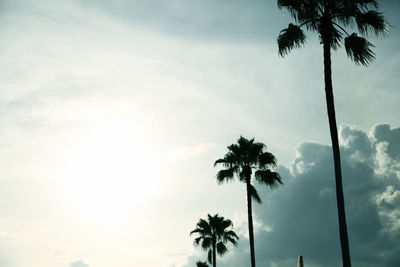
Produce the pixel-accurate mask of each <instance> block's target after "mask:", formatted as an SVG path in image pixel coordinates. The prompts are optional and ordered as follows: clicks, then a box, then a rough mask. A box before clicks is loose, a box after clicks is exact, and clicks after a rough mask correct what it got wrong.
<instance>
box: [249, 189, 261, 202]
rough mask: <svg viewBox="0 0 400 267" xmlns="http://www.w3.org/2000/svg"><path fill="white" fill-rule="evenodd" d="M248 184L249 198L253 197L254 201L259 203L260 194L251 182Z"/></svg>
mask: <svg viewBox="0 0 400 267" xmlns="http://www.w3.org/2000/svg"><path fill="white" fill-rule="evenodd" d="M248 186H249V193H250V196H251V199H253V200H254V201H256V202H257V203H259V204H260V203H261V202H262V201H261V198H260V196H259V195H258V193H257V190H256V189H255V187H254V186H253V185H252V184H249V185H248Z"/></svg>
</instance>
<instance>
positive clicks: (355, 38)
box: [278, 0, 389, 267]
mask: <svg viewBox="0 0 400 267" xmlns="http://www.w3.org/2000/svg"><path fill="white" fill-rule="evenodd" d="M278 7H279V8H280V9H285V10H287V11H288V12H289V13H290V15H291V16H292V17H293V19H294V20H295V22H296V23H298V25H294V24H292V23H290V24H289V26H288V28H287V29H284V30H282V31H281V32H280V34H279V36H278V46H279V54H280V55H281V56H282V57H283V56H286V55H287V54H288V53H289V52H290V51H291V50H292V49H293V48H298V47H301V46H302V45H303V44H304V43H305V42H306V36H305V34H304V32H303V30H302V28H306V29H307V30H310V31H315V32H317V33H318V35H319V38H320V41H321V44H322V45H323V53H324V76H325V96H326V104H327V111H328V119H329V129H330V134H331V139H332V150H333V159H334V166H335V180H336V199H337V207H338V219H339V232H340V244H341V248H342V260H343V266H346V267H350V266H351V261H350V250H349V243H348V237H347V226H346V216H345V207H344V196H343V186H342V173H341V166H340V151H339V142H338V133H337V126H336V118H335V106H334V98H333V88H332V70H331V49H333V50H336V49H337V48H339V47H340V46H341V44H342V43H343V39H344V47H345V49H346V52H347V55H348V56H349V57H350V58H351V59H352V60H353V61H354V62H355V63H356V64H359V65H364V66H367V65H368V64H369V63H370V62H371V61H372V60H373V59H374V58H375V54H374V52H373V51H372V50H371V48H372V47H373V46H374V45H373V44H371V43H370V42H368V41H367V40H366V39H365V38H363V37H362V36H367V35H368V34H369V33H371V32H374V33H375V34H376V35H379V34H385V33H386V32H387V30H388V28H389V26H388V24H387V23H386V21H385V19H384V17H383V15H382V13H380V12H377V11H376V10H377V8H378V1H376V0H278ZM352 26H356V28H357V29H358V32H359V34H360V35H361V36H359V35H357V33H352V34H349V33H348V32H347V31H346V30H345V28H346V27H352ZM343 37H344V38H343Z"/></svg>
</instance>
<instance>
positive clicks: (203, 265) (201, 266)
mask: <svg viewBox="0 0 400 267" xmlns="http://www.w3.org/2000/svg"><path fill="white" fill-rule="evenodd" d="M196 266H197V267H208V264H207V262H205V261H198V262H196Z"/></svg>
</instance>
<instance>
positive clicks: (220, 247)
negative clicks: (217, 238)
mask: <svg viewBox="0 0 400 267" xmlns="http://www.w3.org/2000/svg"><path fill="white" fill-rule="evenodd" d="M227 251H228V248H227V247H226V246H225V245H224V243H222V242H218V243H217V253H218V254H219V255H221V256H222V255H224V254H225V253H226V252H227Z"/></svg>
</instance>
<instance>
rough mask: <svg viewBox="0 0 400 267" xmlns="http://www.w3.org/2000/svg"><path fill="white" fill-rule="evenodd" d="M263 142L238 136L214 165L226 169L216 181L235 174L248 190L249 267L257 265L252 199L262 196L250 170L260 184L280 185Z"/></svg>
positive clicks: (226, 178)
mask: <svg viewBox="0 0 400 267" xmlns="http://www.w3.org/2000/svg"><path fill="white" fill-rule="evenodd" d="M264 148H265V145H264V144H262V143H255V142H254V138H253V139H250V140H247V139H246V138H244V137H242V136H241V137H240V138H239V140H238V141H237V144H232V145H230V146H228V152H227V153H226V154H225V156H224V158H222V159H218V160H217V161H216V162H215V163H214V166H216V165H217V164H222V165H223V166H224V168H225V169H223V170H220V171H219V172H218V173H217V181H218V183H223V182H227V181H230V180H232V179H233V178H234V176H235V175H236V176H237V177H238V179H239V181H241V182H243V183H245V184H246V190H247V214H248V223H249V239H250V258H251V266H252V267H255V266H256V261H255V253H254V234H253V213H252V205H251V200H252V199H254V200H255V201H257V202H258V203H261V199H260V197H259V195H258V193H257V191H256V189H255V188H254V186H253V185H252V183H251V177H252V173H253V170H255V173H254V175H255V178H256V180H257V181H258V182H260V183H261V184H266V185H268V186H270V187H271V188H275V187H277V186H278V183H279V184H282V180H281V177H280V176H279V174H278V173H276V172H273V171H272V169H274V168H275V167H276V158H275V156H274V155H272V154H271V153H269V152H266V151H264Z"/></svg>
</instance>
